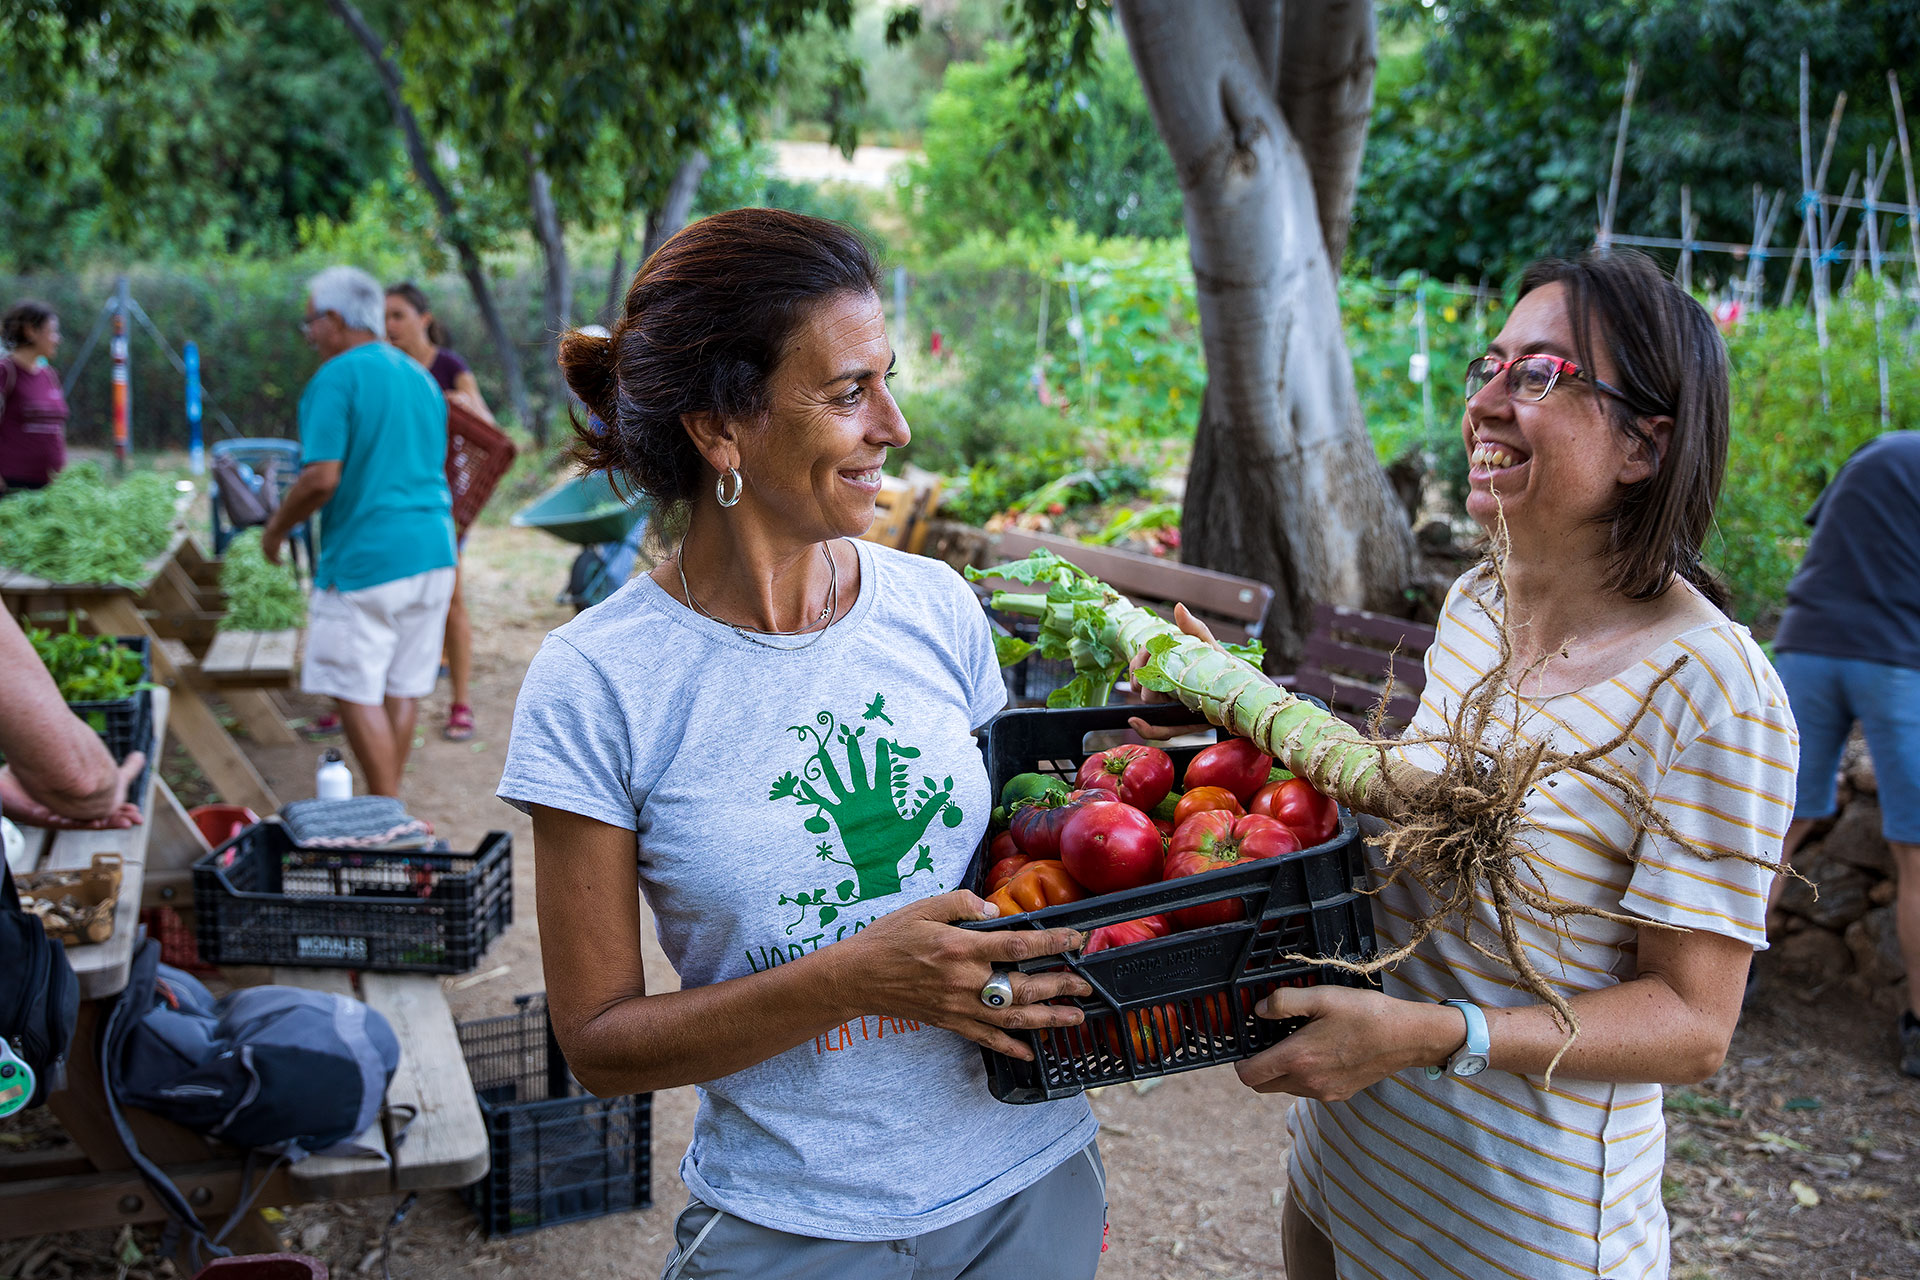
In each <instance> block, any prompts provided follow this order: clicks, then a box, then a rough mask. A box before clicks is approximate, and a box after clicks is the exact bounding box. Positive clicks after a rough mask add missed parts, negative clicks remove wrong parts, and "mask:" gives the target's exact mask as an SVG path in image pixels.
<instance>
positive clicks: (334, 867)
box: [193, 822, 513, 973]
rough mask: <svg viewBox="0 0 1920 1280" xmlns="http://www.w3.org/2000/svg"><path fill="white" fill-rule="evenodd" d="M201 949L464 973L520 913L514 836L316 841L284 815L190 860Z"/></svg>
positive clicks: (256, 960) (236, 957)
mask: <svg viewBox="0 0 1920 1280" xmlns="http://www.w3.org/2000/svg"><path fill="white" fill-rule="evenodd" d="M193 905H194V910H195V913H196V915H197V916H198V917H199V924H198V930H199V943H200V954H201V956H202V957H204V958H205V959H206V960H208V961H209V962H211V963H213V964H284V965H310V966H318V967H329V968H344V969H371V970H377V971H380V972H384V973H401V972H416V973H465V972H466V971H467V970H469V969H471V968H473V966H474V965H475V964H476V963H477V962H478V961H479V959H480V954H481V952H483V951H485V950H486V949H487V946H488V944H489V943H491V942H492V941H493V940H494V939H495V938H497V937H499V936H500V935H501V934H502V933H503V932H505V931H506V927H507V926H508V925H509V924H512V923H513V837H512V836H510V835H508V834H507V833H506V832H504V831H490V832H488V833H487V836H486V838H485V839H484V840H482V841H481V842H480V847H479V848H478V849H477V850H475V851H474V852H472V853H430V852H424V851H421V850H417V849H393V850H389V849H310V848H302V847H301V846H299V845H296V844H294V842H293V837H292V836H290V835H289V834H288V833H287V829H286V828H285V827H283V826H281V825H280V824H279V823H277V822H260V823H255V824H254V825H253V826H250V827H248V828H246V829H245V830H244V831H242V832H241V833H240V834H239V835H237V836H235V837H233V839H231V840H229V841H227V842H226V843H225V844H223V845H221V846H220V847H219V848H217V849H215V850H214V851H213V852H212V853H209V854H207V855H206V856H204V857H202V858H201V859H200V860H199V861H198V862H196V863H194V865H193Z"/></svg>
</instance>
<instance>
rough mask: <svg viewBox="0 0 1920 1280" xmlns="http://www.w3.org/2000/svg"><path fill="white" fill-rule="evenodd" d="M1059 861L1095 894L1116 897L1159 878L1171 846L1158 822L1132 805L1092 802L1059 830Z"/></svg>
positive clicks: (1077, 810)
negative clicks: (1121, 890) (1162, 838)
mask: <svg viewBox="0 0 1920 1280" xmlns="http://www.w3.org/2000/svg"><path fill="white" fill-rule="evenodd" d="M1103 794H1104V793H1103ZM1060 861H1062V862H1064V863H1066V864H1067V871H1068V872H1069V873H1070V874H1071V875H1072V876H1073V878H1074V879H1075V880H1078V881H1079V882H1080V883H1081V884H1083V885H1085V886H1086V887H1087V888H1088V889H1089V890H1090V891H1092V892H1094V893H1113V892H1115V891H1117V890H1120V889H1136V888H1138V887H1139V886H1141V885H1143V884H1152V883H1153V882H1154V881H1155V880H1158V879H1159V878H1160V870H1161V868H1162V867H1163V866H1164V865H1165V864H1166V844H1165V843H1164V842H1163V841H1162V840H1161V838H1160V830H1159V828H1157V827H1155V826H1154V825H1153V819H1152V818H1149V817H1148V816H1147V815H1146V814H1144V813H1142V812H1140V811H1139V810H1138V809H1136V808H1134V807H1133V806H1132V805H1126V804H1088V805H1082V806H1080V807H1079V808H1077V809H1076V810H1074V812H1073V814H1072V816H1070V817H1069V818H1068V819H1067V822H1066V825H1065V826H1064V827H1062V828H1061V829H1060Z"/></svg>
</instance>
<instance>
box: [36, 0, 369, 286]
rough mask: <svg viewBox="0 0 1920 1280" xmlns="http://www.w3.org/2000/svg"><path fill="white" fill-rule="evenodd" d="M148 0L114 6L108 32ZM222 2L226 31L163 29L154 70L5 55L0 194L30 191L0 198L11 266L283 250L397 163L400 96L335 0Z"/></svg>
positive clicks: (346, 208)
mask: <svg viewBox="0 0 1920 1280" xmlns="http://www.w3.org/2000/svg"><path fill="white" fill-rule="evenodd" d="M30 7H32V6H30ZM41 7H42V8H44V7H45V6H41ZM148 7H149V6H144V5H139V4H115V5H113V6H111V8H112V11H113V14H112V21H111V22H108V23H105V24H103V25H102V26H101V27H100V28H99V29H100V30H101V31H102V32H104V31H116V32H117V31H119V30H120V27H121V24H122V23H123V22H124V21H129V20H137V15H138V13H140V12H141V11H143V10H144V9H146V8H148ZM151 8H154V9H160V8H169V9H172V10H179V11H184V10H186V9H187V8H188V6H185V5H181V4H175V5H172V6H160V5H154V6H151ZM209 8H211V7H210V6H209ZM223 10H224V15H223V17H222V19H221V21H220V23H219V24H218V38H217V39H212V38H209V39H204V40H188V39H186V38H185V37H184V36H182V37H179V38H171V39H167V38H160V39H157V41H156V42H155V43H154V44H153V45H152V46H151V47H147V48H143V49H142V50H141V57H142V59H143V63H142V65H143V66H144V67H145V70H144V71H143V72H142V73H140V74H134V73H133V72H132V71H131V70H129V69H127V68H126V67H123V66H121V65H120V64H119V63H117V62H108V61H105V60H103V59H101V58H99V57H91V58H88V59H86V60H84V61H83V62H82V64H81V65H80V66H79V67H78V69H75V70H72V71H69V72H67V73H65V74H63V75H61V76H59V77H58V78H56V79H53V80H51V81H49V80H48V79H47V73H48V68H47V67H46V66H45V65H43V64H40V63H38V62H35V61H33V60H32V58H31V57H30V56H29V51H28V50H27V49H24V48H22V47H20V46H19V45H17V44H9V46H8V52H6V53H4V54H0V138H4V139H5V141H4V142H0V190H5V191H7V192H9V193H14V192H18V193H20V195H19V197H18V198H9V199H6V200H0V262H9V261H10V262H11V263H12V264H13V265H14V266H15V267H16V268H20V269H33V268H35V267H39V266H43V265H53V264H61V265H63V266H71V264H73V263H74V262H75V261H76V260H80V261H84V260H87V259H90V258H95V257H101V256H106V255H107V254H110V253H124V252H127V251H131V252H133V253H135V254H138V255H141V256H143V257H159V256H168V255H175V254H192V253H196V252H200V251H207V250H216V251H217V250H226V251H235V250H251V251H257V252H265V253H273V252H281V251H284V250H286V249H287V248H289V247H291V246H292V245H293V244H294V243H295V242H296V240H297V235H298V228H299V226H300V224H301V223H302V222H303V221H308V220H313V219H341V218H345V217H347V216H348V214H349V212H350V211H351V209H352V207H353V204H354V201H355V199H356V197H357V196H358V194H359V193H360V191H361V190H362V189H363V188H365V187H366V186H368V184H370V183H373V182H376V181H378V180H379V179H380V178H381V177H382V176H383V175H387V174H389V173H391V172H392V171H393V169H394V166H395V154H394V147H393V144H392V137H391V130H392V121H391V117H390V116H389V115H388V113H387V110H386V106H385V103H384V102H383V101H382V100H381V98H380V96H379V93H378V92H377V90H376V89H375V88H374V86H373V84H372V82H371V78H370V75H369V72H368V68H367V64H366V59H365V58H364V57H363V56H362V55H361V53H360V52H359V50H358V49H356V48H354V47H353V46H352V45H351V43H350V41H349V40H348V38H347V36H346V34H345V32H344V31H343V30H342V29H341V27H340V25H339V24H338V23H337V22H335V21H334V20H333V19H332V18H331V17H330V16H329V15H328V14H327V13H326V12H325V10H324V8H323V7H322V6H319V5H309V4H302V3H296V2H295V0H237V2H236V3H234V4H232V5H228V6H223ZM183 21H185V20H183ZM4 25H5V23H4V21H3V20H0V26H4ZM36 25H44V21H43V22H41V23H39V24H36V23H34V22H32V21H29V22H28V23H27V26H28V27H29V28H33V27H35V26H36ZM89 29H90V30H91V28H89ZM122 34H124V33H122ZM10 35H11V33H10ZM93 43H94V41H93V39H92V38H91V37H89V38H88V39H86V40H83V41H82V42H81V44H82V46H84V47H91V45H92V44H93Z"/></svg>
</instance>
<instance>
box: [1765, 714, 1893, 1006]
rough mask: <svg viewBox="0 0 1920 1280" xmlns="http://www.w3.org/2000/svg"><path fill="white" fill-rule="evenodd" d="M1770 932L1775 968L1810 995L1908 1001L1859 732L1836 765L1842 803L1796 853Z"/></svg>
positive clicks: (1884, 852) (1889, 871)
mask: <svg viewBox="0 0 1920 1280" xmlns="http://www.w3.org/2000/svg"><path fill="white" fill-rule="evenodd" d="M1793 865H1794V869H1795V870H1796V871H1798V872H1799V873H1800V875H1801V876H1803V877H1805V879H1804V880H1797V879H1789V880H1788V881H1787V886H1786V890H1785V892H1784V893H1783V894H1782V895H1781V899H1780V910H1781V913H1782V916H1783V917H1784V919H1783V921H1782V923H1781V925H1780V926H1779V927H1778V928H1776V930H1775V932H1774V945H1775V947H1777V948H1778V949H1779V955H1778V957H1777V958H1776V960H1775V961H1774V964H1775V966H1777V968H1776V972H1778V973H1779V974H1781V976H1783V977H1785V978H1787V979H1788V980H1790V981H1793V982H1795V983H1803V984H1805V986H1804V990H1805V991H1806V992H1807V993H1808V994H1819V993H1820V992H1822V991H1834V990H1839V991H1844V992H1848V993H1851V994H1852V995H1854V996H1856V997H1858V998H1860V999H1862V1000H1864V1001H1866V1002H1868V1003H1869V1004H1871V1005H1872V1006H1873V1007H1874V1008H1876V1009H1878V1010H1880V1011H1883V1012H1895V1011H1898V1010H1899V1009H1900V1008H1902V1007H1904V1006H1905V1003H1906V975H1905V972H1904V968H1903V965H1902V963H1901V958H1900V943H1899V938H1898V937H1897V935H1896V934H1895V931H1894V919H1893V897H1894V879H1893V852H1892V850H1890V849H1888V848H1887V842H1886V841H1885V840H1883V839H1881V838H1880V799H1879V787H1878V785H1877V784H1876V782H1875V780H1874V772H1873V760H1872V758H1871V757H1869V756H1868V755H1867V752H1866V747H1865V745H1864V743H1862V742H1861V740H1860V738H1859V736H1858V735H1857V734H1856V735H1855V737H1854V740H1853V741H1852V742H1851V743H1850V744H1849V745H1848V747H1847V754H1846V758H1845V761H1844V763H1843V764H1842V766H1841V782H1840V809H1839V811H1838V813H1837V814H1836V815H1835V816H1834V818H1833V820H1832V821H1831V822H1828V823H1823V824H1822V825H1821V826H1819V827H1816V828H1815V829H1814V830H1813V832H1812V833H1811V834H1810V835H1809V836H1808V838H1807V841H1806V843H1805V844H1803V845H1801V846H1800V851H1799V852H1798V853H1797V854H1795V855H1794V860H1793Z"/></svg>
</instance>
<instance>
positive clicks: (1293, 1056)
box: [1234, 987, 1467, 1102]
mask: <svg viewBox="0 0 1920 1280" xmlns="http://www.w3.org/2000/svg"><path fill="white" fill-rule="evenodd" d="M1254 1012H1255V1013H1256V1014H1258V1015H1259V1016H1260V1017H1262V1018H1274V1019H1282V1018H1305V1019H1307V1024H1306V1025H1305V1026H1303V1027H1301V1028H1300V1029H1299V1030H1298V1031H1295V1032H1294V1033H1293V1034H1292V1035H1290V1036H1288V1037H1287V1038H1286V1039H1285V1040H1282V1041H1281V1042H1280V1043H1279V1044H1277V1045H1275V1046H1273V1048H1271V1049H1268V1050H1267V1051H1266V1052H1264V1053H1261V1054H1258V1055H1256V1056H1254V1057H1251V1058H1248V1059H1246V1060H1245V1061H1243V1062H1239V1063H1236V1064H1235V1065H1234V1070H1235V1071H1237V1072H1238V1073H1239V1074H1240V1081H1241V1083H1242V1084H1245V1085H1246V1086H1247V1087H1249V1088H1251V1089H1252V1090H1253V1091H1254V1092H1255V1093H1290V1094H1293V1095H1294V1096H1296V1097H1301V1098H1316V1099H1318V1100H1319V1101H1321V1102H1340V1101H1342V1100H1344V1099H1347V1098H1351V1097H1352V1096H1353V1095H1354V1094H1356V1093H1358V1092H1360V1091H1361V1090H1362V1089H1364V1088H1366V1087H1367V1086H1368V1085H1370V1084H1374V1083H1377V1082H1378V1081H1381V1080H1384V1079H1386V1078H1387V1077H1388V1076H1390V1075H1393V1074H1394V1073H1396V1072H1400V1071H1405V1070H1407V1069H1408V1068H1410V1067H1428V1066H1436V1065H1438V1064H1440V1063H1442V1062H1445V1061H1446V1060H1447V1059H1448V1058H1449V1057H1451V1056H1452V1055H1453V1053H1454V1051H1455V1050H1457V1049H1458V1048H1459V1047H1460V1046H1461V1045H1463V1044H1465V1043H1466V1039H1467V1028H1466V1019H1465V1018H1464V1017H1463V1016H1462V1015H1461V1013H1460V1011H1459V1010H1458V1009H1451V1008H1448V1007H1447V1006H1446V1005H1438V1004H1426V1003H1423V1002H1418V1001H1413V1000H1397V999H1395V998H1394V997H1392V996H1388V995H1382V994H1381V993H1380V992H1378V991H1363V990H1358V989H1355V988H1353V987H1282V988H1280V989H1279V990H1278V991H1275V992H1274V993H1273V994H1272V995H1270V996H1268V997H1267V998H1266V999H1265V1000H1262V1001H1261V1002H1260V1003H1259V1004H1258V1005H1257V1006H1256V1007H1255V1008H1254Z"/></svg>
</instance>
